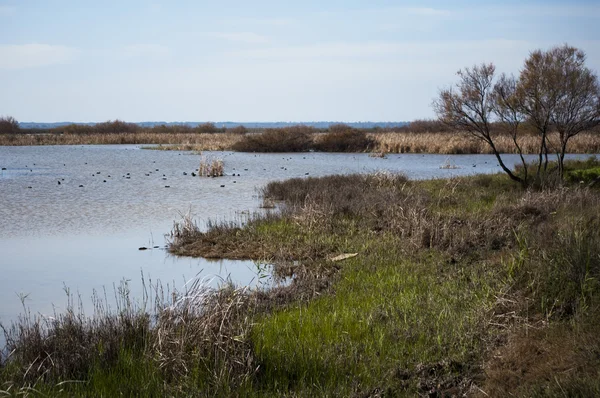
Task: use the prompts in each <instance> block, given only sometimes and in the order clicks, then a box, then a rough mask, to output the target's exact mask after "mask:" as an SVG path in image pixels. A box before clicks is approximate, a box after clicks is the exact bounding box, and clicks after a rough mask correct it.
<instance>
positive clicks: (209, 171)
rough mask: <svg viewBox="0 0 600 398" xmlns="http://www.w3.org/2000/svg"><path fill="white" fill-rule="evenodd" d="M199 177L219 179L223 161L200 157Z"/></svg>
mask: <svg viewBox="0 0 600 398" xmlns="http://www.w3.org/2000/svg"><path fill="white" fill-rule="evenodd" d="M198 175H199V176H200V177H221V176H223V160H221V159H212V158H210V157H206V158H205V157H202V158H201V159H200V166H199V167H198Z"/></svg>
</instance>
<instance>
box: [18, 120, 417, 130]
mask: <svg viewBox="0 0 600 398" xmlns="http://www.w3.org/2000/svg"><path fill="white" fill-rule="evenodd" d="M408 123H409V122H348V123H344V124H347V125H349V126H351V127H354V128H360V129H372V128H394V127H401V126H404V125H407V124H408ZM97 124H104V123H72V122H58V123H36V122H19V127H20V128H22V129H27V130H38V129H42V130H48V129H55V128H62V127H65V126H69V125H79V126H95V125H97ZM131 124H135V125H137V126H139V127H145V128H152V127H157V126H167V127H173V128H177V127H182V126H183V127H192V128H194V127H199V126H201V125H213V126H215V127H216V128H218V129H231V128H235V127H238V126H244V127H245V128H247V129H266V128H282V127H291V126H297V125H303V126H310V127H314V128H316V129H327V128H329V126H333V125H336V124H340V122H333V121H321V122H161V121H158V122H139V123H131Z"/></svg>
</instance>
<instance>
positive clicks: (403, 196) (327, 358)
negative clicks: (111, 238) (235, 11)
mask: <svg viewBox="0 0 600 398" xmlns="http://www.w3.org/2000/svg"><path fill="white" fill-rule="evenodd" d="M592 163H593V162H592V161H591V160H590V161H586V162H580V163H568V164H567V165H568V167H569V168H568V169H567V170H569V171H573V170H584V169H585V170H587V169H589V168H590V167H592V168H593V167H597V165H595V164H592ZM534 188H535V187H533V188H530V189H529V190H524V189H523V188H522V187H520V186H519V185H516V184H513V183H511V182H510V181H508V179H507V178H506V177H505V176H503V175H493V176H476V177H468V178H456V179H450V180H432V181H408V180H407V179H406V178H404V177H402V176H386V175H373V176H332V177H324V178H318V179H316V178H307V179H295V180H289V181H284V182H278V183H272V184H269V185H268V186H267V187H266V188H265V190H264V194H265V196H267V197H268V198H270V199H271V200H275V201H281V202H280V203H281V204H282V211H281V212H280V213H279V214H271V215H268V216H264V217H259V218H256V219H253V220H251V221H250V222H249V223H248V224H247V225H245V226H244V227H243V228H239V227H237V226H235V225H233V224H230V225H227V224H223V225H221V224H219V225H212V227H211V228H210V229H209V231H208V232H202V231H200V230H198V228H197V227H195V225H194V223H192V222H191V221H190V220H188V221H187V222H186V223H185V224H183V225H181V226H179V227H178V228H175V233H174V236H173V239H174V241H173V245H172V246H171V250H172V251H173V252H175V253H177V254H184V255H195V256H198V255H203V256H211V257H219V256H221V257H232V258H254V259H261V260H265V259H268V260H270V261H272V262H274V263H275V269H276V271H277V272H278V273H279V274H281V275H289V274H293V275H294V276H295V279H294V281H293V282H292V283H291V284H290V285H288V286H284V287H279V288H276V289H273V290H269V291H254V292H243V291H240V290H236V289H233V288H231V287H227V288H226V289H224V290H221V291H216V292H213V293H212V294H211V295H207V296H204V299H203V300H204V301H202V304H203V305H205V306H207V307H206V308H205V309H203V310H202V311H199V310H198V308H199V307H196V306H195V305H194V303H193V302H191V303H188V304H187V305H185V306H182V307H181V308H179V307H178V308H175V309H174V310H171V309H169V310H167V307H165V306H164V305H163V306H160V305H159V308H162V309H161V310H159V312H158V315H159V316H158V318H157V319H156V322H155V323H151V324H152V325H153V326H152V327H151V328H148V327H146V323H144V319H146V318H143V317H142V318H139V316H138V315H136V314H137V313H136V312H131V313H130V316H131V317H133V318H128V316H127V313H126V314H125V316H121V317H113V318H106V319H107V323H106V324H105V323H102V322H100V323H93V322H92V323H89V324H88V323H86V321H84V320H81V319H78V318H75V321H76V322H71V321H72V320H71V321H69V319H68V318H67V319H66V320H64V322H65V323H64V324H61V323H60V322H59V323H58V324H56V325H53V326H51V327H50V330H51V331H54V332H56V331H59V332H60V331H62V332H64V331H73V332H74V333H62V332H61V333H58V334H57V333H54V334H52V335H53V336H58V337H56V342H55V343H52V344H50V343H49V341H51V339H50V340H48V339H47V338H45V337H44V336H45V335H43V334H42V337H43V338H37V337H36V335H35V333H33V334H28V333H25V334H22V335H21V338H20V339H16V340H15V339H13V347H14V348H15V354H14V356H13V359H12V360H11V361H9V362H8V363H7V364H6V365H5V366H4V367H0V389H4V390H7V389H9V388H10V389H11V390H10V392H11V393H15V392H18V391H19V389H21V391H24V390H23V388H26V387H27V386H30V387H34V388H36V389H37V390H39V391H41V392H44V393H47V394H48V395H59V394H64V395H68V396H73V395H81V396H114V395H135V394H140V395H148V396H153V395H154V396H163V395H169V396H274V397H279V396H311V397H312V396H369V395H377V396H415V395H419V394H420V395H428V394H433V395H434V396H444V395H450V396H452V395H455V396H456V395H461V394H475V395H477V394H480V395H481V394H483V395H485V394H488V395H490V396H508V395H510V394H512V395H515V396H564V395H565V394H566V395H567V396H586V395H595V394H596V393H597V392H598V391H599V389H600V387H599V383H598V381H597V380H598V376H599V373H598V371H597V369H600V337H598V333H597V328H598V327H599V326H600V218H599V217H598V214H599V213H600V193H599V192H598V191H597V190H596V189H594V188H593V187H587V186H582V184H579V183H578V182H577V183H574V184H572V185H565V186H557V187H546V188H545V189H543V190H536V189H534ZM342 253H358V255H357V256H356V257H352V258H349V259H347V260H343V261H340V262H332V261H329V260H328V259H329V258H331V257H333V256H336V255H339V254H342ZM125 308H129V307H127V306H125ZM202 308H204V307H202ZM173 311H174V312H173ZM135 320H137V323H136V322H133V323H132V321H135ZM67 321H68V322H67ZM109 321H110V322H109ZM111 322H112V323H111ZM103 325H108V326H110V327H111V328H112V329H110V330H114V333H107V332H106V330H105V329H106V327H103ZM127 325H137V326H136V327H126V326H127ZM22 326H25V327H24V329H23V330H25V331H29V330H30V329H28V327H27V325H22ZM34 331H35V328H34ZM32 336H33V337H32ZM73 336H75V337H73ZM78 336H79V337H78ZM111 336H114V338H113V339H111ZM73 339H75V340H73ZM77 339H79V340H77ZM72 341H76V342H77V346H78V347H80V348H79V349H78V350H75V351H71V349H69V350H67V349H66V348H65V347H67V346H69V347H70V346H72V344H71V342H72ZM89 341H91V342H97V341H101V342H102V341H107V342H112V343H111V344H110V345H108V346H106V347H109V348H110V349H109V350H108V351H107V349H106V347H105V346H103V345H99V344H96V343H94V344H90V343H89ZM67 343H68V344H67ZM46 352H48V353H49V354H48V355H49V356H50V357H51V358H53V360H54V361H56V363H60V364H63V365H64V366H63V365H61V366H63V368H60V367H57V366H54V365H51V364H50V361H42V362H41V363H40V360H39V358H43V357H44V355H46V354H44V353H46ZM66 352H69V353H71V352H74V353H77V354H78V355H81V356H84V357H85V358H90V360H89V361H77V360H76V358H70V357H69V355H64V354H65V353H66ZM105 352H110V353H111V355H106V353H105ZM40 355H42V356H41V357H40ZM59 360H60V361H62V362H60V361H59ZM31 363H33V364H35V369H36V370H35V372H30V373H27V372H25V370H26V369H28V367H30V364H31ZM38 368H39V370H38ZM61 369H62V370H61ZM65 369H66V370H68V372H67V371H66V370H65ZM45 370H47V373H44V371H45ZM33 373H35V374H36V375H42V376H43V377H41V378H36V377H37V376H36V377H33V376H34V375H33ZM71 374H76V375H78V377H77V378H72V377H70V375H71ZM69 380H80V381H83V383H79V382H71V381H69ZM481 391H484V392H485V394H484V393H482V392H481Z"/></svg>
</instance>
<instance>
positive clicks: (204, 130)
mask: <svg viewBox="0 0 600 398" xmlns="http://www.w3.org/2000/svg"><path fill="white" fill-rule="evenodd" d="M194 130H196V132H197V133H199V134H216V133H220V132H222V130H221V129H219V128H218V127H217V126H215V124H214V123H210V122H209V123H204V124H200V125H198V127H196V128H195V129H194Z"/></svg>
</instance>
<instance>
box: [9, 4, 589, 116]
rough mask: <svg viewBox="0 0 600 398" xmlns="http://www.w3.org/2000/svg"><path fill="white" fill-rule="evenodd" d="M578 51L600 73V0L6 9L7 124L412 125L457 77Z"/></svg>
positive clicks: (13, 6) (516, 67) (517, 66)
mask: <svg viewBox="0 0 600 398" xmlns="http://www.w3.org/2000/svg"><path fill="white" fill-rule="evenodd" d="M564 43H568V44H569V45H572V46H575V47H578V48H580V49H582V50H584V51H585V53H586V54H587V66H588V67H589V68H591V69H592V70H594V71H596V73H598V71H599V70H600V1H598V0H595V1H583V0H580V1H578V0H574V1H552V0H550V1H548V0H545V1H528V0H520V1H514V0H508V1H502V2H499V1H498V2H497V1H494V2H492V1H483V0H480V1H464V0H463V1H452V2H449V1H389V0H371V1H358V0H345V1H341V0H335V1H328V0H320V1H318V0H303V1H286V2H284V1H262V0H253V1H245V0H238V1H234V0H222V1H214V0H211V1H202V0H196V1H191V0H190V1H183V0H181V1H178V0H170V1H138V0H130V1H127V0H121V1H112V0H104V1H97V0H94V1H88V0H38V1H36V0H0V115H5V116H7V115H10V116H13V117H15V118H16V119H17V120H19V121H21V122H59V121H72V122H99V121H105V120H114V119H121V120H125V121H129V122H139V121H168V122H173V121H215V122H217V121H237V122H244V121H246V122H250V121H262V122H270V121H288V122H302V121H305V122H307V121H339V122H354V121H380V122H382V121H411V120H416V119H423V118H434V117H435V114H434V112H433V109H432V107H431V103H432V100H433V99H434V98H435V97H436V95H437V93H438V92H439V89H440V88H443V87H447V86H449V85H451V84H453V83H455V82H456V72H457V71H458V70H459V69H461V68H464V67H469V66H473V65H475V64H480V63H482V62H493V63H494V64H495V65H496V67H497V70H498V71H499V72H506V73H509V74H510V73H513V74H518V73H519V70H520V68H521V67H522V65H523V62H524V60H525V59H526V58H527V56H528V55H529V53H530V52H531V51H533V50H536V49H548V48H551V47H552V46H555V45H562V44H564Z"/></svg>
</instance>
